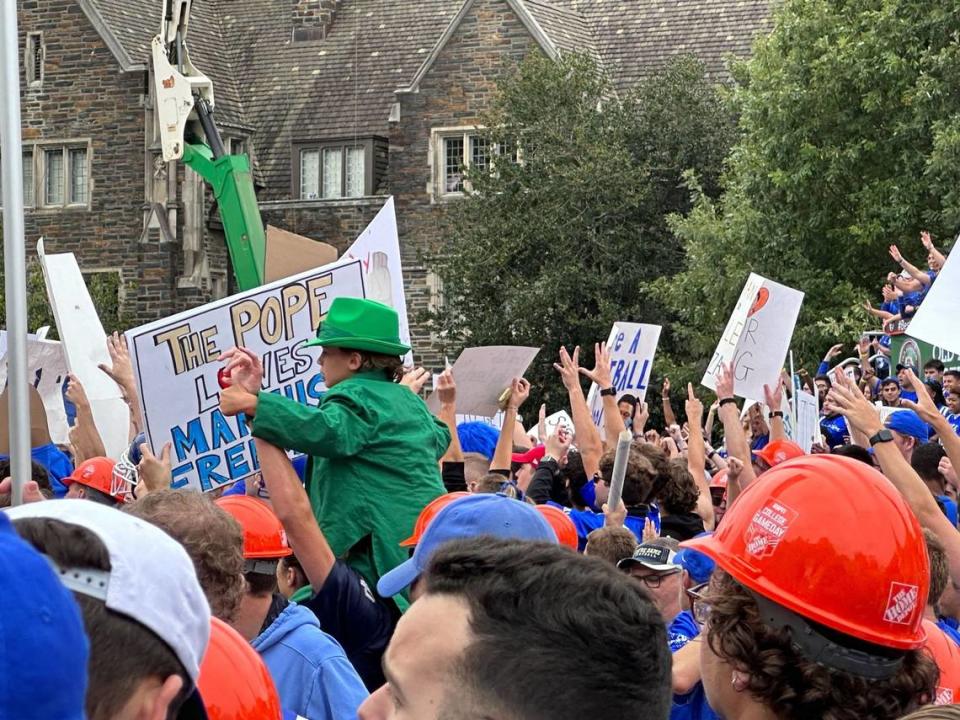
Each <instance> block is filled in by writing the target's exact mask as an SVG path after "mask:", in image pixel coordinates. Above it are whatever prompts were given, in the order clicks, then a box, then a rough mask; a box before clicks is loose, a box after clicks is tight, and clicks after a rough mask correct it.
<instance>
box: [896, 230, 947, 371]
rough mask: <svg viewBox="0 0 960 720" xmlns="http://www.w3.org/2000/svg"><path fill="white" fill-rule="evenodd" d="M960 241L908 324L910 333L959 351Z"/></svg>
mask: <svg viewBox="0 0 960 720" xmlns="http://www.w3.org/2000/svg"><path fill="white" fill-rule="evenodd" d="M958 239H960V238H958ZM958 245H960V243H957V242H955V243H954V244H953V250H951V251H950V255H949V256H947V261H946V262H945V263H944V264H943V268H942V269H941V270H940V272H939V273H938V274H937V279H936V281H935V282H934V283H933V285H932V286H931V287H930V290H929V292H928V293H927V296H926V297H925V298H924V299H923V302H922V303H920V307H919V309H918V310H917V313H916V315H914V316H913V320H911V321H910V324H909V325H908V326H907V334H908V335H910V336H911V337H915V338H917V339H918V340H923V341H924V342H928V343H930V344H931V345H934V346H936V347H940V348H943V349H944V350H949V351H951V352H953V353H954V354H957V355H960V332H957V318H958V317H960V251H958V250H957V246H958Z"/></svg>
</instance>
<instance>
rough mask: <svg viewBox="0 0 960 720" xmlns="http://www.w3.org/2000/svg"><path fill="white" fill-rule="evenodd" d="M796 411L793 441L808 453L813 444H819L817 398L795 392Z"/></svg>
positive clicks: (804, 392)
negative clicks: (795, 430) (795, 429)
mask: <svg viewBox="0 0 960 720" xmlns="http://www.w3.org/2000/svg"><path fill="white" fill-rule="evenodd" d="M794 403H795V405H796V410H797V432H796V437H795V438H794V441H795V442H796V443H797V445H799V446H800V447H802V448H803V451H804V452H805V453H809V452H810V450H811V449H812V447H813V444H814V443H818V442H820V411H819V410H818V408H817V398H816V397H815V396H813V395H811V394H810V393H808V392H807V391H806V390H797V391H796V392H795V394H794Z"/></svg>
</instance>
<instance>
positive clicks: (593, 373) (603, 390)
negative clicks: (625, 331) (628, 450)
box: [579, 343, 627, 443]
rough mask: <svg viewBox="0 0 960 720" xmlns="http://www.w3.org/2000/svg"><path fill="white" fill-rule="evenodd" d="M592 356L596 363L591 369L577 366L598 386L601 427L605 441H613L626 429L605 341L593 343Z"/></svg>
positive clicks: (581, 372) (582, 373)
mask: <svg viewBox="0 0 960 720" xmlns="http://www.w3.org/2000/svg"><path fill="white" fill-rule="evenodd" d="M594 357H595V358H596V364H595V367H594V368H593V370H587V369H586V368H579V370H580V374H581V375H583V376H584V377H586V378H588V379H590V380H592V381H593V382H595V383H596V384H597V387H598V388H600V396H601V399H602V400H603V429H604V432H606V434H607V442H610V443H612V442H614V440H613V438H618V437H620V433H622V432H623V431H624V430H626V429H627V426H626V425H625V424H624V422H623V418H622V417H620V410H619V408H617V391H616V390H615V389H614V387H613V376H612V375H611V372H610V351H609V350H608V349H607V344H606V343H597V344H596V345H594Z"/></svg>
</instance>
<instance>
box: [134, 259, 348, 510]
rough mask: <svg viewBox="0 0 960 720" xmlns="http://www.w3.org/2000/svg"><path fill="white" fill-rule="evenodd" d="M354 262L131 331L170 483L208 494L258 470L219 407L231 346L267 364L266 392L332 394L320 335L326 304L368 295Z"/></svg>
mask: <svg viewBox="0 0 960 720" xmlns="http://www.w3.org/2000/svg"><path fill="white" fill-rule="evenodd" d="M364 288H365V286H364V278H363V269H362V268H361V265H360V263H359V262H358V261H341V262H338V263H334V264H332V265H328V266H326V267H323V268H317V269H315V270H310V271H307V272H305V273H301V274H300V275H296V276H294V277H291V278H286V279H284V280H280V281H278V282H274V283H270V284H269V285H264V286H262V287H259V288H255V289H253V290H248V291H246V292H242V293H239V294H237V295H233V296H232V297H228V298H225V299H223V300H217V301H215V302H212V303H210V304H208V305H204V306H202V307H198V308H195V309H193V310H188V311H187V312H183V313H180V314H178V315H174V316H172V317H169V318H165V319H163V320H160V321H158V322H154V323H150V324H148V325H144V326H142V327H139V328H135V329H133V330H129V331H127V333H126V338H127V345H128V346H129V348H130V354H131V359H132V360H133V367H134V372H135V373H136V378H137V384H138V387H139V391H140V402H141V407H142V408H143V416H144V417H143V419H144V431H145V432H146V435H147V439H148V440H149V442H150V446H151V447H152V448H153V450H154V451H155V452H159V451H160V448H162V447H163V445H164V444H165V443H167V442H169V443H171V444H172V446H173V450H172V452H171V460H172V462H173V487H175V488H183V487H189V488H191V489H195V490H201V491H203V492H207V491H210V490H215V489H217V488H219V487H222V486H224V485H227V484H230V483H233V482H236V481H238V480H242V479H244V478H246V477H249V476H250V475H252V474H254V473H255V472H256V471H257V469H258V468H259V462H258V460H257V455H256V449H255V447H254V443H253V439H252V438H251V437H250V431H249V429H248V428H247V424H246V420H245V419H244V417H242V416H238V417H225V416H224V415H223V413H222V412H221V411H220V408H219V401H220V386H219V383H218V380H217V373H218V371H219V370H220V369H221V368H222V367H223V364H222V363H221V362H220V360H219V357H220V354H221V353H222V352H223V351H224V350H227V349H228V348H230V347H233V346H234V345H236V346H240V347H246V348H249V349H250V350H252V351H253V352H255V353H256V354H257V355H259V356H260V357H261V358H262V361H263V369H264V376H263V390H265V391H267V392H275V393H282V394H284V395H285V396H287V397H288V398H291V399H293V400H296V401H298V402H300V403H303V404H305V405H314V406H315V405H317V404H319V402H320V398H321V397H322V396H323V393H324V392H325V390H326V388H325V386H324V384H323V374H322V373H321V372H320V368H319V366H318V364H317V358H318V356H319V353H320V348H318V347H309V348H308V347H304V344H305V343H306V342H307V341H308V340H310V339H312V338H313V337H314V336H315V335H316V329H317V326H318V325H319V324H320V322H321V321H322V320H323V318H324V316H325V315H326V313H327V310H328V308H329V307H330V303H331V302H333V300H334V299H335V298H338V297H364V296H365V289H364Z"/></svg>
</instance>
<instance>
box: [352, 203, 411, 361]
mask: <svg viewBox="0 0 960 720" xmlns="http://www.w3.org/2000/svg"><path fill="white" fill-rule="evenodd" d="M344 257H347V258H354V259H356V260H360V261H361V262H362V263H363V270H364V272H365V273H366V274H367V297H368V298H370V299H371V300H376V301H378V302H382V303H383V304H384V305H389V306H390V307H392V308H393V309H394V310H396V311H397V314H398V315H399V316H400V339H401V340H402V341H403V342H405V343H406V344H407V345H409V344H410V321H409V320H408V319H407V296H406V293H404V290H403V265H402V264H401V262H400V237H399V235H398V233H397V214H396V212H395V210H394V207H393V197H392V196H391V197H389V198H387V202H386V203H385V204H384V206H383V207H382V208H380V212H378V213H377V216H376V217H375V218H374V219H373V220H371V221H370V224H369V225H367V227H366V229H365V230H364V231H363V232H362V233H360V235H358V236H357V239H356V240H354V242H353V245H351V246H350V247H349V248H348V249H347V252H346V253H344ZM404 364H405V365H413V354H412V353H407V356H406V357H405V358H404Z"/></svg>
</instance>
